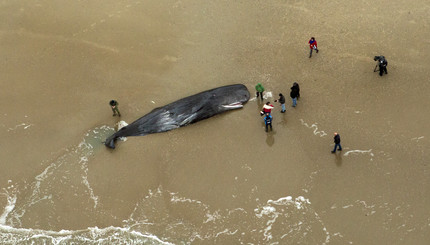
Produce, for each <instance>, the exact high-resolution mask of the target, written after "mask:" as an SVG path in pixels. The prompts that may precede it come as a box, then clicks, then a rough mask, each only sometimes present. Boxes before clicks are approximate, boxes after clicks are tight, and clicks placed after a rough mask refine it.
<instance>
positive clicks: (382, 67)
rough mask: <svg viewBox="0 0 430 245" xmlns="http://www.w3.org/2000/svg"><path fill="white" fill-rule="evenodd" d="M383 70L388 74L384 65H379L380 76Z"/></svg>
mask: <svg viewBox="0 0 430 245" xmlns="http://www.w3.org/2000/svg"><path fill="white" fill-rule="evenodd" d="M384 72H385V74H388V72H387V67H386V66H379V76H382V74H383V73H384Z"/></svg>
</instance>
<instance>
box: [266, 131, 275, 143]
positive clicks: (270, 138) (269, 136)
mask: <svg viewBox="0 0 430 245" xmlns="http://www.w3.org/2000/svg"><path fill="white" fill-rule="evenodd" d="M274 134H275V133H273V132H272V131H269V132H268V133H267V137H266V144H267V145H268V146H272V145H273V144H275V137H274Z"/></svg>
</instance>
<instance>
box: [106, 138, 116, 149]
mask: <svg viewBox="0 0 430 245" xmlns="http://www.w3.org/2000/svg"><path fill="white" fill-rule="evenodd" d="M115 141H116V137H115V135H112V136H111V137H109V138H107V139H106V141H105V142H104V143H105V146H107V147H109V148H111V149H115Z"/></svg>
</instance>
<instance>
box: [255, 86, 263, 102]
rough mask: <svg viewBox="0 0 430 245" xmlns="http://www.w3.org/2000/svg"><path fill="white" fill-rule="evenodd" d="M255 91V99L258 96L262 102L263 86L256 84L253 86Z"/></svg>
mask: <svg viewBox="0 0 430 245" xmlns="http://www.w3.org/2000/svg"><path fill="white" fill-rule="evenodd" d="M255 90H257V98H258V96H260V97H261V100H263V92H264V87H263V85H261V83H257V85H256V86H255Z"/></svg>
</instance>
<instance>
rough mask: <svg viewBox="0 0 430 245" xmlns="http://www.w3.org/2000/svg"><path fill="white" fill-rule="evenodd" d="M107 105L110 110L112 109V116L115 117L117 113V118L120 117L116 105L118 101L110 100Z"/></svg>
mask: <svg viewBox="0 0 430 245" xmlns="http://www.w3.org/2000/svg"><path fill="white" fill-rule="evenodd" d="M109 105H110V106H111V109H112V112H113V115H112V116H116V114H117V113H118V116H119V117H121V113H119V109H118V105H119V103H118V101H116V100H111V101H110V102H109Z"/></svg>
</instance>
